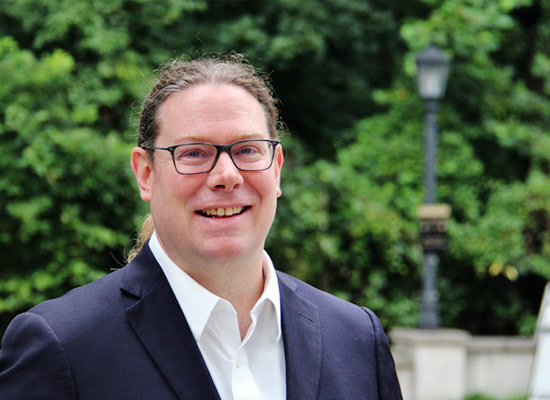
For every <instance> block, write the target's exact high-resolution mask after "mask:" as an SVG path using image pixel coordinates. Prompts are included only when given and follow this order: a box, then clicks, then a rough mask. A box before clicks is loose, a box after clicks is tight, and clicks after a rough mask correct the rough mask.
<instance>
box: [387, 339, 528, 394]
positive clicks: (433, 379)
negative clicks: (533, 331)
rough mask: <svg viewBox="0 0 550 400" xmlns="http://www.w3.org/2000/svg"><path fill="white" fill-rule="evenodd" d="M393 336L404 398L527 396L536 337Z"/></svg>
mask: <svg viewBox="0 0 550 400" xmlns="http://www.w3.org/2000/svg"><path fill="white" fill-rule="evenodd" d="M390 340H391V342H392V351H393V355H394V358H395V364H396V368H397V375H398V376H399V381H400V383H401V389H402V391H403V398H404V399H405V400H462V399H463V398H464V397H465V396H466V395H468V394H473V393H482V394H485V395H488V396H492V397H495V398H497V399H501V398H507V397H511V396H516V395H526V394H527V390H528V386H529V377H530V373H531V365H532V363H533V356H534V352H535V341H534V339H533V338H524V337H490V336H488V337H483V336H472V335H470V334H469V333H468V332H465V331H461V330H450V329H434V330H417V329H394V330H392V331H391V332H390Z"/></svg>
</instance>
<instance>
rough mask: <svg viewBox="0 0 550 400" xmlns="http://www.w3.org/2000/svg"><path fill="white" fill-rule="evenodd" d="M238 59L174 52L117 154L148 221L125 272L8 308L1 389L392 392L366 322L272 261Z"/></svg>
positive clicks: (259, 158)
mask: <svg viewBox="0 0 550 400" xmlns="http://www.w3.org/2000/svg"><path fill="white" fill-rule="evenodd" d="M278 126H279V121H278V114H277V109H276V107H275V100H274V99H273V97H272V94H271V90H270V86H269V85H268V83H267V82H266V81H265V80H264V79H263V78H262V77H260V76H258V74H257V73H256V72H255V71H254V69H253V68H252V67H251V66H249V65H248V64H246V63H245V62H244V61H243V59H242V58H241V57H240V56H231V57H226V58H204V59H199V60H195V61H191V62H182V61H174V62H172V63H170V64H168V65H167V66H166V67H164V69H163V70H162V71H161V76H160V78H159V80H158V81H157V83H156V85H155V86H154V88H153V89H152V91H151V93H149V95H148V96H147V98H146V99H145V102H144V105H143V108H142V113H141V119H140V126H139V133H138V146H137V147H136V148H134V150H133V151H132V156H131V165H132V169H133V171H134V174H135V176H136V180H137V183H138V186H139V190H140V194H141V198H142V199H143V200H144V201H147V202H149V203H150V207H151V215H150V216H149V217H148V219H147V223H146V224H144V227H148V229H145V230H144V232H142V235H141V237H142V239H144V240H142V241H141V242H140V243H139V246H138V247H139V249H138V250H139V252H137V254H136V255H135V257H134V256H132V260H131V261H130V262H129V264H128V265H127V266H125V267H124V268H122V269H120V270H119V271H116V272H114V273H112V274H109V275H108V276H106V277H104V278H102V279H100V280H98V281H96V282H94V283H92V284H90V285H87V286H84V287H81V288H78V289H75V290H73V291H71V292H69V293H68V294H66V295H65V296H63V297H61V298H59V299H55V300H51V301H48V302H45V303H42V304H40V305H38V306H36V307H34V308H33V309H31V310H29V312H27V313H24V314H21V315H20V316H18V317H16V318H15V319H14V321H13V322H12V323H11V324H10V327H9V328H8V330H7V331H6V334H5V336H4V339H3V342H2V350H1V351H0V398H1V399H81V400H82V399H201V400H202V399H222V400H231V399H234V400H241V399H243V400H244V399H258V400H259V399H265V400H283V399H294V400H309V399H312V400H313V399H327V400H328V399H401V392H400V389H399V384H398V381H397V377H396V374H395V367H394V363H393V359H392V357H391V354H390V350H389V345H388V341H387V338H386V335H385V333H384V331H383V329H382V327H381V325H380V322H379V320H378V318H377V317H376V316H375V315H374V314H373V313H372V312H371V311H370V310H368V309H366V308H360V307H357V306H355V305H352V304H350V303H347V302H345V301H343V300H340V299H338V298H336V297H333V296H331V295H329V294H326V293H324V292H321V291H319V290H317V289H314V288H313V287H311V286H309V285H307V284H305V283H303V282H301V281H298V280H296V279H294V278H292V277H290V276H288V275H286V274H283V273H281V272H278V271H276V269H275V268H274V266H273V263H272V261H271V259H270V258H269V256H268V254H267V253H266V252H265V251H264V244H265V240H266V237H267V235H268V232H269V230H270V228H271V224H272V222H273V219H274V217H275V211H276V206H277V198H278V197H279V196H281V189H280V180H281V168H282V166H283V152H282V149H281V145H280V142H279V137H278Z"/></svg>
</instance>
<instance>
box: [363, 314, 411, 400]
mask: <svg viewBox="0 0 550 400" xmlns="http://www.w3.org/2000/svg"><path fill="white" fill-rule="evenodd" d="M363 310H364V311H365V312H366V313H367V314H368V316H369V317H370V319H371V322H372V326H373V328H374V337H375V345H376V370H377V375H378V396H379V397H378V398H379V400H402V399H403V396H402V394H401V387H400V386H399V380H398V379H397V373H396V372H395V363H394V361H393V357H392V355H391V351H390V343H389V341H388V337H387V336H386V333H385V332H384V329H383V328H382V324H381V323H380V320H379V319H378V317H377V316H376V314H374V312H372V311H371V310H369V309H368V308H365V307H363Z"/></svg>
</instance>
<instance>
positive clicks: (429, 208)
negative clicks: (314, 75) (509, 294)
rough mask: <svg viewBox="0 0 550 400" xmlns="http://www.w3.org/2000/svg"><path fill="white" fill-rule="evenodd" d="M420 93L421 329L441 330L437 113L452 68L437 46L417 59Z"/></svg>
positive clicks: (442, 215) (444, 212)
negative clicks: (422, 121) (422, 191)
mask: <svg viewBox="0 0 550 400" xmlns="http://www.w3.org/2000/svg"><path fill="white" fill-rule="evenodd" d="M416 65H417V86H418V92H419V94H420V97H421V98H422V100H424V106H425V110H426V118H425V125H424V187H425V190H426V192H425V197H424V203H425V204H424V205H423V206H422V207H421V209H420V212H419V214H420V218H421V219H422V229H421V232H422V247H423V253H424V273H423V285H422V309H421V313H420V324H419V325H420V328H422V329H435V328H439V310H438V304H437V298H438V294H437V288H436V276H437V264H438V263H439V255H438V252H439V251H442V250H443V249H444V247H445V238H444V234H445V232H444V230H445V219H446V218H447V217H448V216H449V214H450V208H449V207H448V206H446V205H442V204H436V201H437V176H436V163H437V110H438V108H439V102H440V100H441V99H442V98H443V95H444V93H445V87H446V86H447V78H448V76H449V70H450V66H451V62H450V59H449V58H448V57H447V56H446V55H445V54H443V52H442V51H441V50H440V49H439V48H438V47H437V46H435V45H429V46H428V47H426V48H425V49H424V50H423V51H422V52H420V53H419V54H418V55H417V57H416Z"/></svg>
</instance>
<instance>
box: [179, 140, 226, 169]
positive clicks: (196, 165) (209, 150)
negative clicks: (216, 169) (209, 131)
mask: <svg viewBox="0 0 550 400" xmlns="http://www.w3.org/2000/svg"><path fill="white" fill-rule="evenodd" d="M215 159H216V147H215V146H212V145H210V144H183V145H181V146H178V147H177V148H176V149H175V150H174V163H175V164H176V169H177V170H178V172H179V173H180V174H198V173H201V172H206V171H208V170H209V169H210V167H212V164H213V163H214V160H215Z"/></svg>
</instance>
